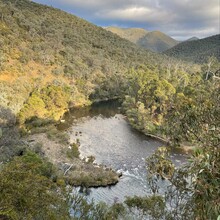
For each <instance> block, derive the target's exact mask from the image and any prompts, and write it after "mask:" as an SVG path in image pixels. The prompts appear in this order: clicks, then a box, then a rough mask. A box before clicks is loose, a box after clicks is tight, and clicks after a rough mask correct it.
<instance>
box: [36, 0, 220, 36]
mask: <svg viewBox="0 0 220 220" xmlns="http://www.w3.org/2000/svg"><path fill="white" fill-rule="evenodd" d="M35 1H37V2H40V3H45V4H49V5H53V6H54V7H58V8H61V9H63V10H66V11H68V12H71V13H74V14H76V15H78V16H80V17H83V18H85V19H87V20H89V21H91V22H93V23H95V24H97V25H100V26H111V25H117V26H119V27H121V26H122V27H143V28H145V29H148V30H160V31H163V32H165V33H167V34H170V35H171V36H173V37H176V38H178V39H184V38H186V37H191V36H194V35H195V36H197V37H206V36H210V35H213V34H217V33H219V25H220V24H219V16H220V15H219V14H220V12H219V10H220V5H219V0H193V1H192V0H84V1H82V0H35Z"/></svg>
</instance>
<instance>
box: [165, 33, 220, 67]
mask: <svg viewBox="0 0 220 220" xmlns="http://www.w3.org/2000/svg"><path fill="white" fill-rule="evenodd" d="M164 54H166V55H168V56H172V57H175V58H178V59H182V60H185V61H189V62H196V63H204V62H206V61H207V59H208V58H209V57H210V56H215V57H216V58H217V59H218V60H220V35H214V36H211V37H207V38H204V39H200V40H193V41H185V42H182V43H180V44H178V45H176V46H175V47H173V48H171V49H169V50H167V51H165V52H164Z"/></svg>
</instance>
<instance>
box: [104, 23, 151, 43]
mask: <svg viewBox="0 0 220 220" xmlns="http://www.w3.org/2000/svg"><path fill="white" fill-rule="evenodd" d="M105 29H106V30H108V31H111V32H112V33H114V34H117V35H119V36H120V37H122V38H125V39H127V40H129V41H131V42H133V43H135V44H136V43H138V41H139V40H140V39H141V38H143V37H144V36H145V35H146V34H147V33H148V31H147V30H145V29H143V28H118V27H107V28H105Z"/></svg>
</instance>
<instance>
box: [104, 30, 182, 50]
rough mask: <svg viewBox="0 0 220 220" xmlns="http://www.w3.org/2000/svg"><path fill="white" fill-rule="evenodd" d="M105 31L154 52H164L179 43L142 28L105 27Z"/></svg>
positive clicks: (159, 33) (161, 34)
mask: <svg viewBox="0 0 220 220" xmlns="http://www.w3.org/2000/svg"><path fill="white" fill-rule="evenodd" d="M106 30H108V31H111V32H113V33H115V34H117V35H118V36H120V37H122V38H125V39H127V40H129V41H131V42H133V43H135V44H137V45H138V46H140V47H142V48H145V49H148V50H151V51H154V52H162V51H165V50H167V49H169V48H171V47H173V46H175V45H177V44H178V43H179V42H178V41H176V40H174V39H173V38H171V37H169V36H168V35H166V34H164V33H162V32H160V31H152V32H150V31H147V30H145V29H142V28H118V27H107V28H106Z"/></svg>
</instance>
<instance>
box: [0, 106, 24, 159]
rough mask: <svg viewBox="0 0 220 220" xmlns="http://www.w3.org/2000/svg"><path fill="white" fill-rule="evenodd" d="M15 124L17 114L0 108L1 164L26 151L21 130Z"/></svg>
mask: <svg viewBox="0 0 220 220" xmlns="http://www.w3.org/2000/svg"><path fill="white" fill-rule="evenodd" d="M15 124H16V116H15V114H13V112H12V111H11V110H10V109H8V108H5V107H3V106H0V163H1V162H3V161H6V160H9V159H10V158H11V157H13V156H15V155H20V154H21V153H22V152H23V151H24V149H25V147H24V143H22V141H20V134H19V128H18V127H16V126H15Z"/></svg>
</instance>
